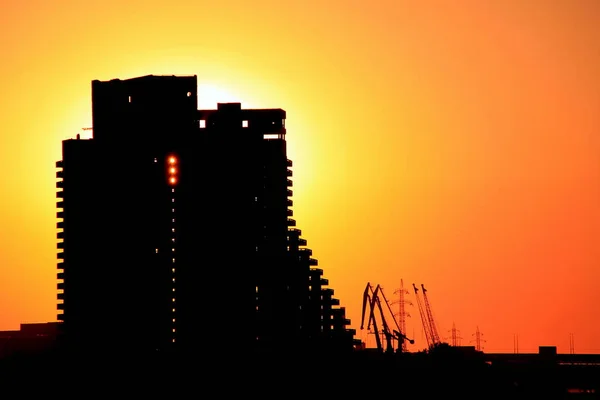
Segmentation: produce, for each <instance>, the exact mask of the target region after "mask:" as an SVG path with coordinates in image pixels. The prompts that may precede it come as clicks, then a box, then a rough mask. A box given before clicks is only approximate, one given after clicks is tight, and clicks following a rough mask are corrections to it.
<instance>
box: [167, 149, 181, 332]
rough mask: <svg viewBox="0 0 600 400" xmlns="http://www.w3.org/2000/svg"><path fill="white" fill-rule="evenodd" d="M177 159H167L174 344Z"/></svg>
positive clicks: (171, 157) (174, 157)
mask: <svg viewBox="0 0 600 400" xmlns="http://www.w3.org/2000/svg"><path fill="white" fill-rule="evenodd" d="M177 161H178V160H177V157H176V156H174V155H170V156H169V157H168V158H167V179H168V184H169V186H170V187H171V261H172V264H171V281H172V284H171V291H172V299H171V300H172V306H173V309H172V312H173V314H172V317H173V327H172V329H173V338H172V340H173V343H175V186H176V185H177V182H178V181H179V176H178V175H179V165H178V162H177Z"/></svg>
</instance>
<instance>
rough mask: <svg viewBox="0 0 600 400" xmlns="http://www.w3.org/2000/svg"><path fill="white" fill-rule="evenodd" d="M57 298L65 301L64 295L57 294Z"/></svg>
mask: <svg viewBox="0 0 600 400" xmlns="http://www.w3.org/2000/svg"><path fill="white" fill-rule="evenodd" d="M56 298H57V299H58V300H64V299H65V294H64V293H57V294H56Z"/></svg>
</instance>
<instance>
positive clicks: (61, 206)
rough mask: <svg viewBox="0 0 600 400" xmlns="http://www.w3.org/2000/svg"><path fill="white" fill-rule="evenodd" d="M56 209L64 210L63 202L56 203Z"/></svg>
mask: <svg viewBox="0 0 600 400" xmlns="http://www.w3.org/2000/svg"><path fill="white" fill-rule="evenodd" d="M56 207H57V208H65V202H64V201H62V200H61V201H57V202H56Z"/></svg>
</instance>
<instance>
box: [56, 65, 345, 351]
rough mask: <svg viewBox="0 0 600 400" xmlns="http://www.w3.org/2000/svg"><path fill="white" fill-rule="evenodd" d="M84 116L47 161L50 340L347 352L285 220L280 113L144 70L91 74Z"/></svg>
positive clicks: (319, 280) (328, 297) (336, 317)
mask: <svg viewBox="0 0 600 400" xmlns="http://www.w3.org/2000/svg"><path fill="white" fill-rule="evenodd" d="M92 113H93V118H92V119H93V127H92V132H93V137H92V138H91V139H81V138H80V137H79V135H77V139H68V140H65V141H63V147H62V155H63V157H62V160H60V161H58V162H57V163H56V166H57V168H58V171H57V177H58V178H59V180H58V182H57V187H58V189H59V191H58V193H57V197H58V199H59V200H58V203H57V206H58V208H59V210H58V213H57V217H58V218H59V219H60V221H59V222H58V225H57V227H58V230H59V231H58V234H57V237H58V249H59V251H62V252H59V254H58V259H59V261H58V280H59V283H58V289H59V293H58V300H59V304H58V310H59V311H58V320H59V321H61V322H62V323H61V324H60V328H61V335H60V338H61V346H63V347H65V348H68V349H72V350H74V351H77V350H78V349H87V350H89V349H95V351H101V352H104V351H111V352H119V353H123V352H130V353H136V352H142V353H143V352H146V353H147V352H155V351H162V352H175V353H177V352H179V353H183V354H196V353H198V352H201V353H208V352H211V353H215V354H217V353H236V352H245V351H253V352H256V351H260V352H267V353H279V352H289V351H292V352H293V351H298V352H306V351H312V350H314V351H323V350H332V351H333V350H336V351H337V350H339V351H346V350H352V348H353V345H354V344H355V340H354V334H355V332H354V330H351V329H349V328H348V326H349V324H350V321H349V320H348V319H347V318H346V316H345V309H344V308H343V307H339V300H337V299H336V298H334V292H333V290H332V289H330V288H328V287H327V285H328V281H327V280H326V279H324V278H323V276H322V275H323V271H322V270H321V269H318V268H316V266H317V265H318V262H317V260H316V259H314V258H312V257H311V256H312V252H311V250H310V249H308V248H306V247H305V246H306V244H307V242H306V239H303V238H302V237H301V231H300V230H299V229H296V228H294V226H295V225H296V222H295V221H294V220H293V219H292V218H291V216H292V210H291V209H290V206H292V199H291V196H292V190H291V189H290V187H291V186H292V181H291V179H290V177H291V176H292V171H291V168H290V167H292V161H291V160H289V159H288V158H287V151H286V139H285V135H286V128H285V120H286V112H285V111H284V110H282V109H242V108H241V104H239V103H224V104H218V105H217V108H216V109H214V110H198V109H197V77H196V76H154V75H149V76H143V77H138V78H133V79H127V80H119V79H115V80H111V81H98V80H94V81H93V82H92Z"/></svg>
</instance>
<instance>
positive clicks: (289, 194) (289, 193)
mask: <svg viewBox="0 0 600 400" xmlns="http://www.w3.org/2000/svg"><path fill="white" fill-rule="evenodd" d="M61 187H62V186H61ZM293 194H294V192H293V191H292V190H291V189H288V190H287V197H292V195H293Z"/></svg>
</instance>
